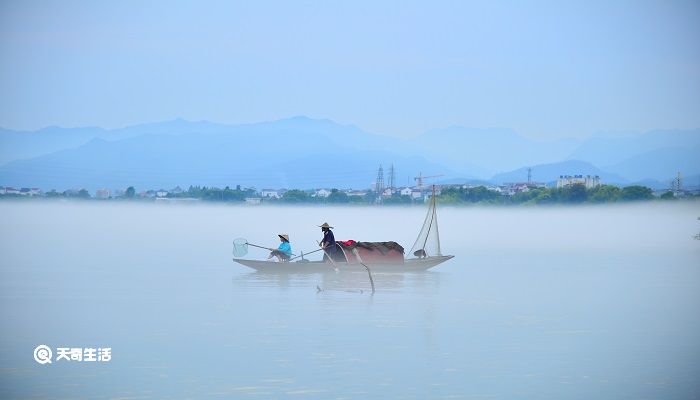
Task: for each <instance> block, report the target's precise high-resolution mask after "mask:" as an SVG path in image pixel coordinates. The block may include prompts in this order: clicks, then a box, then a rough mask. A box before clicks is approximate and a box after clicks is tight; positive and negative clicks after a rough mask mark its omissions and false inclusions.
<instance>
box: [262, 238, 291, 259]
mask: <svg viewBox="0 0 700 400" xmlns="http://www.w3.org/2000/svg"><path fill="white" fill-rule="evenodd" d="M277 236H279V238H280V242H281V243H280V245H279V247H278V248H277V250H272V252H270V256H269V257H267V259H268V260H269V259H271V258H272V257H277V261H289V259H290V258H291V257H292V245H291V244H289V235H287V234H286V233H282V234H280V235H277Z"/></svg>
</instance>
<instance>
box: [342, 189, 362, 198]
mask: <svg viewBox="0 0 700 400" xmlns="http://www.w3.org/2000/svg"><path fill="white" fill-rule="evenodd" d="M345 194H347V195H348V196H355V197H363V196H365V195H366V194H367V191H365V190H348V191H346V192H345Z"/></svg>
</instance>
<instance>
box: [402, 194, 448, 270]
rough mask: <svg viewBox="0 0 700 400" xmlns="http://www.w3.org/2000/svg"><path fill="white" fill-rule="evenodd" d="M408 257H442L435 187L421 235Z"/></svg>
mask: <svg viewBox="0 0 700 400" xmlns="http://www.w3.org/2000/svg"><path fill="white" fill-rule="evenodd" d="M408 255H409V257H410V256H417V257H420V256H428V257H430V256H441V255H442V253H441V252H440V233H439V231H438V221H437V207H436V198H435V186H433V194H432V197H431V198H430V206H429V207H428V214H426V216H425V221H423V227H422V228H421V230H420V233H418V237H417V238H416V242H415V243H413V247H411V251H410V253H409V254H408Z"/></svg>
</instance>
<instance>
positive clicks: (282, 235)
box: [277, 233, 289, 241]
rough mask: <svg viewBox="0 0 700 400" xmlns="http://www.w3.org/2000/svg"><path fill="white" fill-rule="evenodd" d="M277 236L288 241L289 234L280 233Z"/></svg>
mask: <svg viewBox="0 0 700 400" xmlns="http://www.w3.org/2000/svg"><path fill="white" fill-rule="evenodd" d="M277 236H279V237H281V238H282V239H284V240H286V241H289V235H287V234H286V233H280V234H279V235H277Z"/></svg>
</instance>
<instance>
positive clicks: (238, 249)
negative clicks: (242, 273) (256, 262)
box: [233, 238, 248, 257]
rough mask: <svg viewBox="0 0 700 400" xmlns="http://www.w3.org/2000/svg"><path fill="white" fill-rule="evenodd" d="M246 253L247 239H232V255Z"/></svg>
mask: <svg viewBox="0 0 700 400" xmlns="http://www.w3.org/2000/svg"><path fill="white" fill-rule="evenodd" d="M246 254H248V241H247V240H245V239H243V238H238V239H235V240H234V241H233V255H234V256H236V257H243V256H244V255H246Z"/></svg>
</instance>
